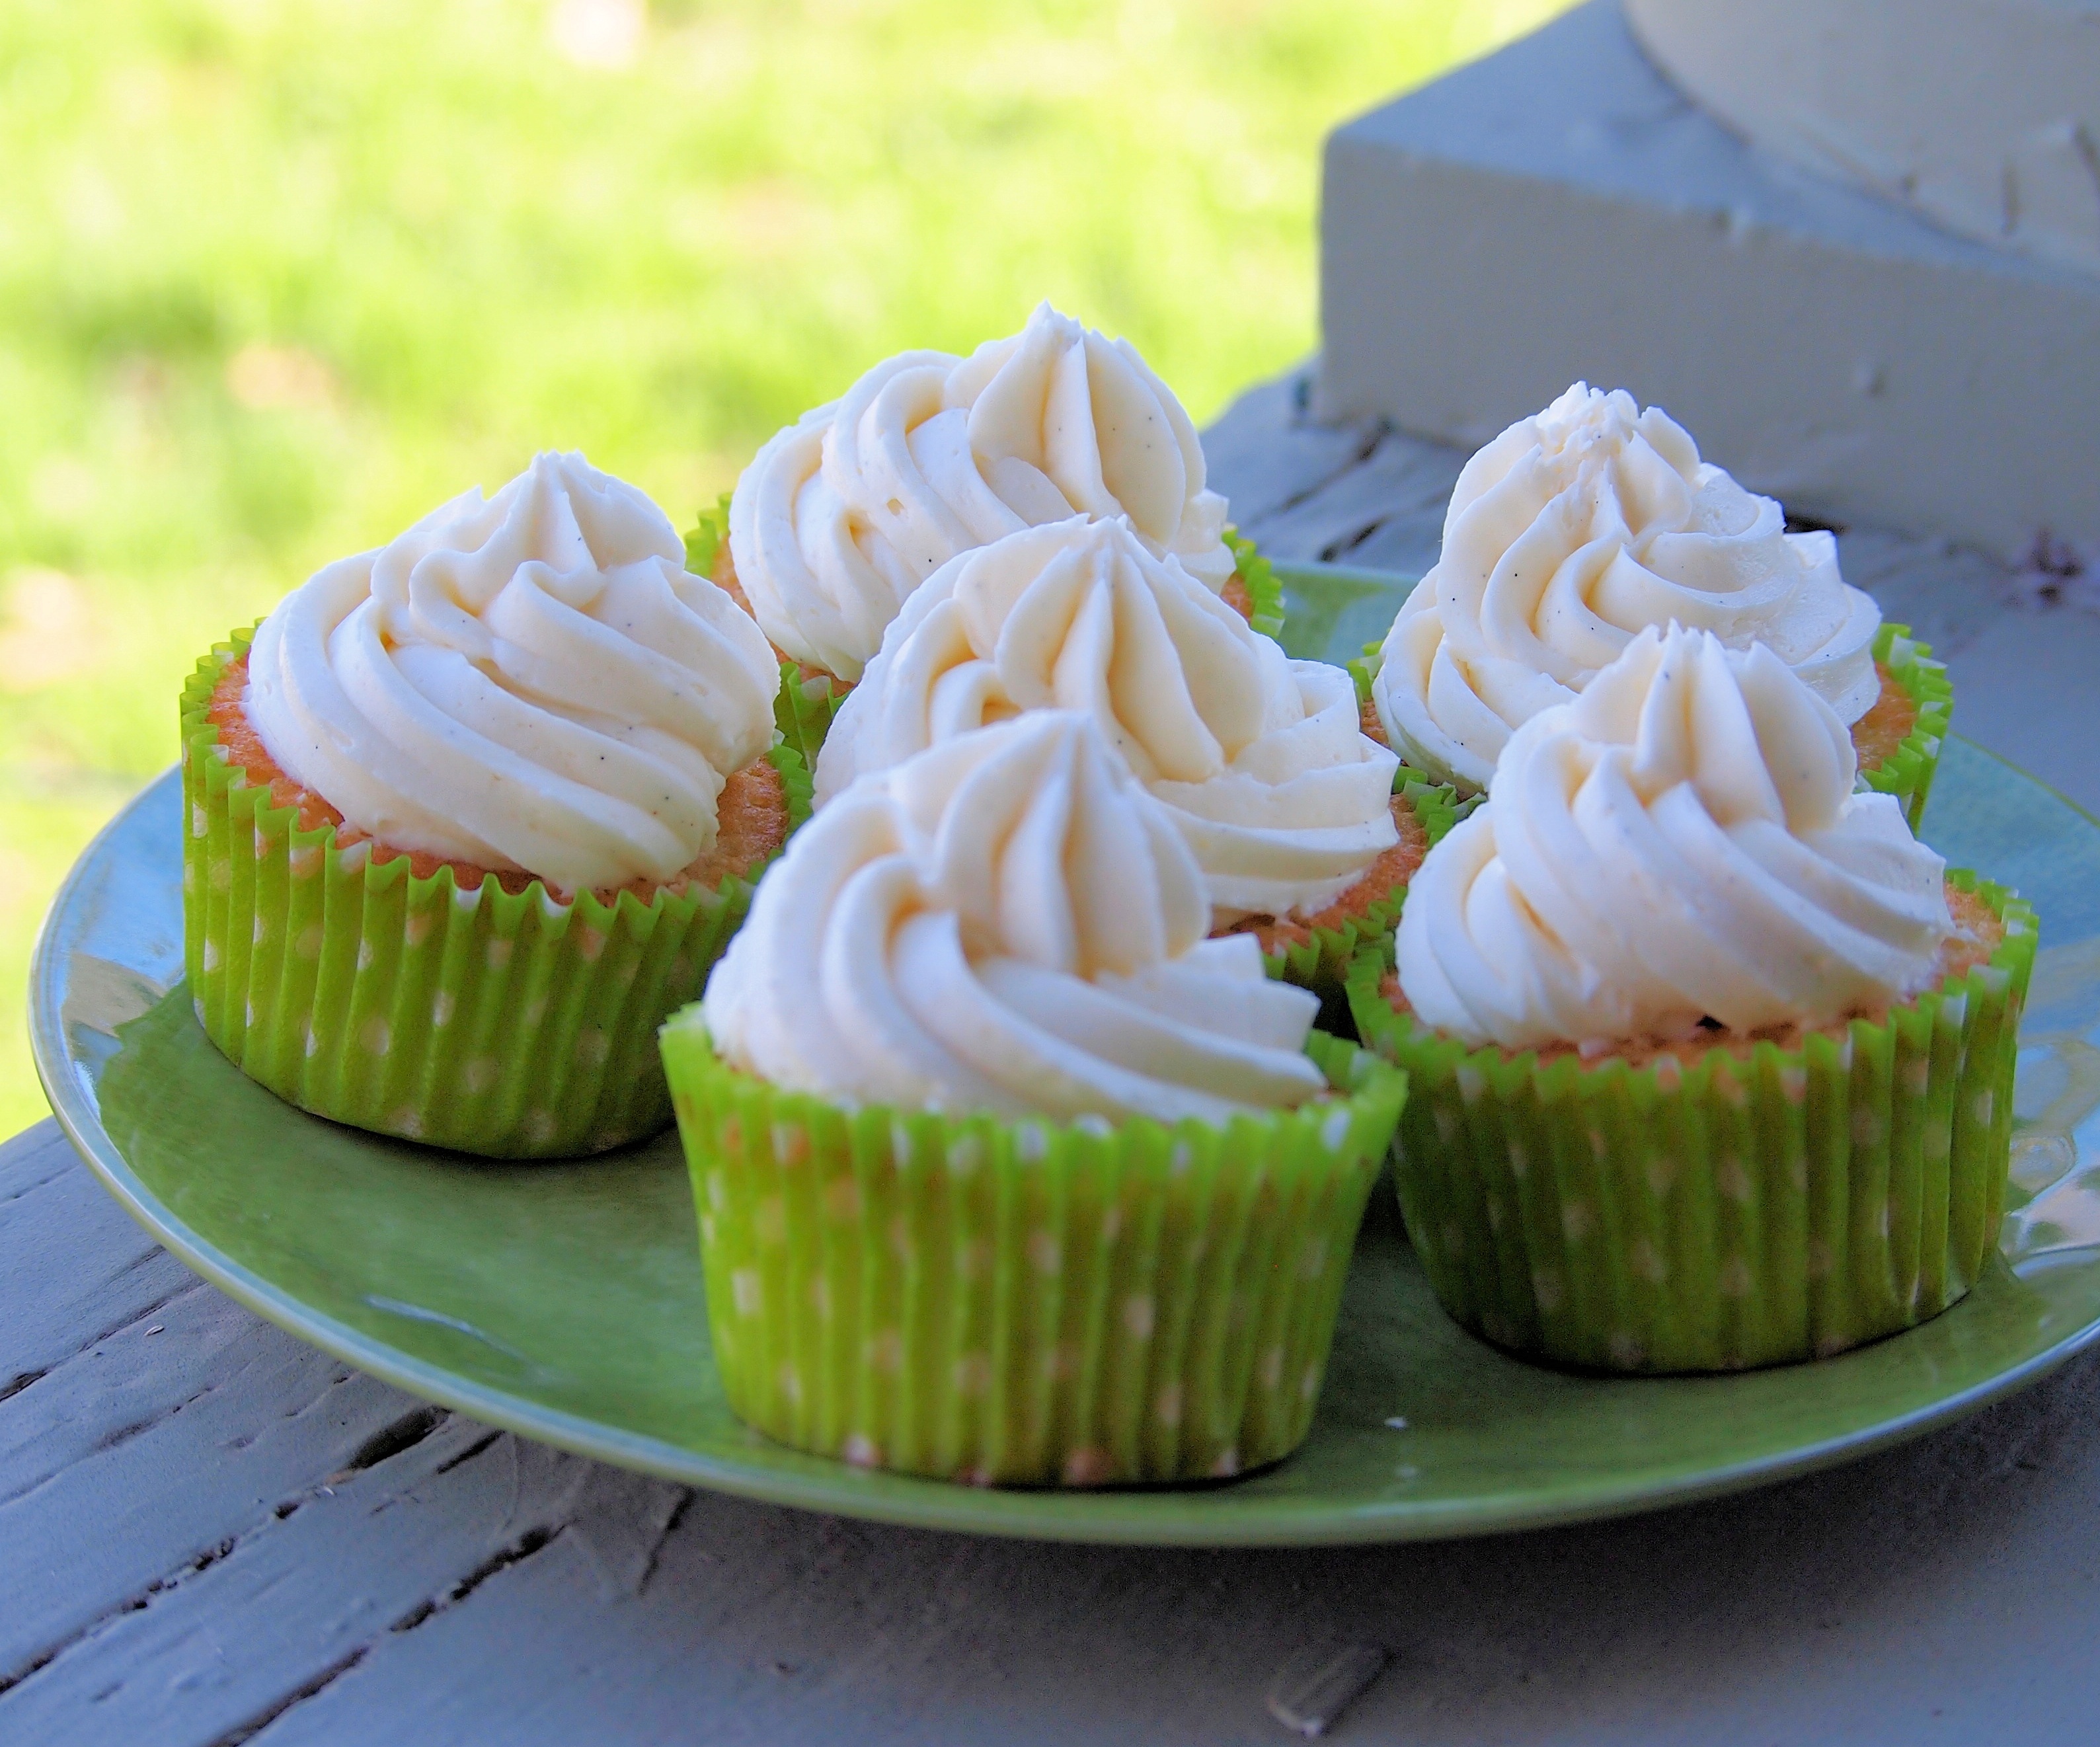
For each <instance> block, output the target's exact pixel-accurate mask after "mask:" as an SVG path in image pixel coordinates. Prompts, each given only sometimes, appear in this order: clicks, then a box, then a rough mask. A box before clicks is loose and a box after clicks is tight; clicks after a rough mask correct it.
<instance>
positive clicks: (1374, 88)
mask: <svg viewBox="0 0 2100 1747" xmlns="http://www.w3.org/2000/svg"><path fill="white" fill-rule="evenodd" d="M1563 3H1564V0H1563ZM1557 9H1558V7H1557V5H1556V3H1555V0H1038V3H1035V4H1022V3H1012V0H913V3H884V0H800V3H793V0H718V3H717V0H657V3H656V4H655V7H653V9H651V10H649V11H646V12H645V11H643V9H642V7H641V6H640V5H639V4H638V3H637V0H549V3H542V4H527V3H521V0H443V3H435V0H355V3H353V0H216V3H207V0H8V3H7V5H6V6H5V7H0V408H4V417H0V1138H4V1137H5V1136H7V1135H10V1134H11V1133H13V1132H15V1130H17V1129H19V1128H20V1127H22V1126H23V1125H24V1124H25V1123H29V1122H30V1121H32V1120H33V1119H34V1118H36V1117H37V1116H38V1115H40V1114H42V1112H43V1109H44V1105H43V1100H42V1095H41V1093H40V1092H38V1089H37V1087H36V1083H35V1079H34V1076H33V1073H32V1071H31V1070H30V1067H29V1058H28V1053H27V1049H26V1044H25V1040H24V1026H23V1021H22V1018H21V1017H20V1016H21V1013H22V995H23V990H24V983H25V978H26V974H27V968H28V960H29V948H30V944H31V940H32V937H33V933H34V930H35V928H36V925H37V924H38V920H39V919H40V918H41V915H42V911H43V907H44V906H45V904H46V902H48V901H49V898H50V895H51V893H52V891H53V890H54V889H55V888H56V886H57V885H58V882H59V880H60V879H61V878H62V876H64V871H65V869H66V868H67V867H68V866H69V865H70V863H71V862H72V860H73V858H74V856H75V855H77V854H78V852H79V850H80V849H81V847H82V845H84V844H85V842H86V840H87V838H88V836H90V835H91V834H92V832H94V831H95V829H96V828H97V827H99V824H100V823H102V822H103V820H104V819H105V818H107V817H108V814H110V813H111V812H112V811H113V810H114V809H115V808H116V807H117V805H121V802H122V801H123V800H124V798H125V797H126V796H127V795H129V794H130V793H131V792H134V791H135V789H136V788H137V787H138V786H139V784H140V783H142V782H143V781H144V780H145V779H147V778H148V777H150V776H151V775H152V774H153V773H154V772H155V771H157V770H160V769H161V768H162V767H163V766H165V765H166V764H167V763H168V762H169V761H170V759H172V757H174V750H175V746H174V697H175V693H176V690H177V687H178V686H179V683H180V682H181V679H182V677H183V674H184V673H187V672H188V669H189V668H190V666H191V665H192V662H193V661H194V660H195V658H196V655H198V654H199V653H201V651H203V650H205V648H206V647H208V646H210V643H211V642H213V641H214V639H216V638H218V637H222V636H223V635H224V633H226V631H227V629H229V628H230V627H231V626H232V625H233V624H236V622H243V623H245V622H247V621H249V620H253V619H254V618H256V617H257V616H258V615H260V614H261V613H262V612H263V611H267V609H268V607H270V605H271V603H272V602H274V601H276V598H278V597H279V596H280V594H282V593H284V592H285V589H288V588H289V587H290V586H291V585H293V584H295V583H297V582H298V581H299V580H302V578H303V577H305V576H307V574H308V573H309V572H310V571H312V570H313V569H314V568H315V567H316V566H317V565H318V564H320V563H321V562H324V560H326V559H328V558H332V557H334V556H336V555H337V554H340V553H343V552H347V551H352V550H355V549H361V548H363V547H365V546H368V545H373V544H375V543H377V541H379V540H383V539H384V538H386V536H389V535H390V534H392V533H393V532H395V531H396V530H398V529H399V527H402V526H404V524H405V523H407V522H408V521H409V520H410V519H412V518H413V517H415V516H417V515H418V514H421V513H422V512H423V511H424V510H426V509H428V508H429V507H430V505H433V504H435V503H436V502H437V501H439V500H440V499H441V498H443V497H446V496H451V495H452V494H453V493H455V492H458V491H460V490H461V488H463V487H465V486H466V485H468V484H470V483H474V482H475V481H477V480H479V481H480V482H481V483H483V484H485V485H487V486H488V487H491V488H493V487H495V486H496V485H497V484H500V483H501V482H502V481H503V480H504V479H506V478H508V477H509V476H510V474H512V473H514V472H515V471H516V470H518V467H519V466H521V465H523V462H524V461H525V460H526V459H527V457H529V456H530V455H531V453H532V452H533V451H534V450H535V449H537V448H549V447H557V448H583V449H584V450H585V451H586V452H588V453H589V456H590V457H591V458H592V460H593V461H595V462H597V463H598V465H601V466H603V467H607V468H608V469H610V470H612V471H614V472H616V473H619V474H623V475H624V476H626V477H627V478H629V479H633V480H634V481H635V482H636V483H638V484H640V485H642V487H645V488H646V490H648V491H649V492H651V493H652V494H653V495H654V496H655V497H656V498H657V499H658V500H659V501H660V502H662V503H663V504H664V506H665V507H666V508H667V509H668V510H669V511H670V513H671V514H672V515H673V518H677V519H678V520H680V521H681V523H682V522H683V519H684V518H686V516H687V515H688V514H690V511H691V510H692V509H693V508H694V507H695V505H698V504H699V503H700V502H702V501H705V500H708V499H711V498H712V495H713V494H714V493H715V492H718V491H721V490H724V489H726V488H727V487H728V486H729V485H730V483H733V481H734V479H735V475H736V472H737V470H738V468H739V465H741V463H742V461H743V459H744V458H745V457H748V455H749V454H750V452H751V451H752V449H753V448H755V447H756V446H757V443H760V442H761V441H762V440H763V439H765V437H766V436H767V435H770V433H771V432H772V431H773V430H774V429H775V428H777V427H778V426H779V425H780V424H782V423H783V422H785V421H787V420H788V419H790V418H792V417H794V416H795V415H796V414H797V413H798V412H801V411H802V410H803V408H805V407H807V406H810V405H812V404H815V403H817V402H818V401H821V400H824V399H829V398H831V397H832V395H835V394H836V393H837V392H838V391H839V390H841V389H843V388H844V387H845V386H846V384H847V383H848V382H850V381H851V380H852V378H853V377H854V376H855V375H856V374H857V373H858V372H859V371H860V370H862V368H865V367H866V366H867V365H868V364H871V363H873V362H874V361H876V360H878V359H880V358H881V357H883V356H885V355H887V354H889V353H891V352H893V351H898V350H899V349H901V348H903V347H905V346H942V347H946V348H949V349H951V350H954V351H968V350H969V349H970V348H971V347H972V346H974V345H975V344H976V343H977V342H979V341H981V340H983V339H986V338H990V337H995V336H997V335H1000V334H1004V333H1009V332H1011V331H1012V330H1013V329H1016V328H1017V327H1018V326H1019V324H1020V323H1021V320H1023V319H1024V318H1025V317H1026V314H1027V312H1028V311H1029V309H1030V307H1033V306H1034V304H1035V302H1037V301H1038V300H1039V299H1040V298H1044V297H1046V296H1047V297H1048V298H1051V299H1052V300H1053V301H1054V302H1056V303H1057V305H1058V306H1059V307H1061V308H1062V309H1064V310H1065V311H1068V312H1070V313H1071V314H1074V315H1080V316H1083V317H1084V318H1085V319H1086V320H1087V321H1088V322H1089V323H1092V324H1095V325H1096V326H1099V327H1101V328H1104V329H1107V330H1108V331H1109V332H1110V333H1124V334H1127V335H1128V336H1130V337H1131V338H1132V340H1133V341H1134V342H1136V344H1137V346H1139V348H1140V350H1141V351H1143V352H1144V353H1145V355H1146V356H1147V358H1148V359H1149V360H1150V361H1151V362H1152V364H1153V365H1154V368H1157V369H1158V370H1159V371H1160V372H1161V373H1162V375H1164V376H1165V377H1167V380H1168V381H1170V382H1172V383H1173V384H1174V385H1175V386H1176V388H1177V389H1178V390H1180V394H1181V395H1182V397H1183V399H1185V401H1186V403H1187V404H1188V405H1189V409H1190V411H1191V412H1192V413H1193V414H1194V415H1195V417H1196V418H1197V420H1198V423H1199V424H1200V423H1202V422H1203V421H1206V420H1207V419H1208V418H1210V417H1212V416H1214V415H1215V413H1216V412H1217V411H1218V410H1219V409H1220V408H1221V407H1222V406H1223V405H1224V403H1225V402H1226V401H1227V400H1228V399H1229V398H1230V396H1231V395H1232V394H1233V392H1234V391H1235V390H1237V389H1238V388H1240V387H1242V386H1245V385H1246V384H1247V383H1249V382H1252V381H1254V380H1255V379H1256V378H1258V377H1262V376H1264V375H1266V374H1270V373H1273V372H1275V371H1277V370H1278V369H1280V368H1283V367H1284V366H1285V365H1286V364H1290V362H1292V361H1293V360H1295V359H1297V358H1299V357H1300V356H1302V355H1304V353H1306V352H1307V351H1309V350H1311V348H1312V346H1313V345H1314V343H1315V341H1316V333H1315V305H1314V296H1315V284H1314V280H1315V259H1314V210H1315V204H1316V199H1317V172H1318V147H1319V142H1320V139H1321V135H1322V134H1323V133H1324V132H1325V131H1326V129H1327V128H1328V127H1329V126H1331V125H1333V124H1334V123H1335V121H1339V120H1340V119H1341V118H1343V117H1345V116H1347V115H1348V114H1351V113H1352V112H1356V111H1357V110H1360V109H1361V108H1365V107H1366V106H1368V105H1369V104H1372V103H1373V102H1374V101H1376V100H1378V99H1380V98H1383V97H1384V96H1386V95H1389V94H1391V93H1392V92H1393V91H1396V90H1399V89H1401V87H1403V86H1407V85H1410V84H1412V83H1415V82H1419V81H1421V80H1423V79H1425V78H1427V77H1430V76H1432V74H1434V73H1436V72H1437V71H1439V70H1440V68H1443V67H1444V66H1445V65H1447V64H1449V63H1450V62H1452V61H1454V60H1458V59H1461V58H1462V57H1463V56H1465V55H1468V54H1471V53H1476V52H1480V51H1484V50H1485V49H1487V48H1489V47H1491V46H1493V45H1494V44H1495V43H1496V42H1498V41H1500V40H1502V38H1504V37H1507V36H1510V35H1512V34H1515V33H1516V32H1518V31H1519V30H1521V29H1526V28H1529V26H1530V25H1531V24H1534V23H1536V22H1537V21H1538V20H1540V19H1541V18H1542V17H1543V16H1545V15H1547V14H1548V13H1550V12H1551V11H1555V10H1557Z"/></svg>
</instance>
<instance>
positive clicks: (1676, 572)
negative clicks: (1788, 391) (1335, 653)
mask: <svg viewBox="0 0 2100 1747" xmlns="http://www.w3.org/2000/svg"><path fill="white" fill-rule="evenodd" d="M1673 620H1674V621H1675V622H1676V623H1678V624H1683V625H1689V626H1693V627H1696V628H1697V629H1701V630H1706V631H1711V632H1712V633H1714V635H1715V636H1717V637H1719V638H1720V639H1721V641H1722V642H1724V643H1726V644H1727V646H1729V647H1730V648H1732V649H1745V648H1748V647H1749V646H1750V645H1751V644H1753V643H1762V644H1763V645H1765V646H1767V647H1768V648H1770V649H1771V651H1773V652H1774V653H1775V654H1776V655H1778V656H1779V657H1780V660H1782V661H1784V662H1785V663H1786V664H1787V665H1788V666H1789V667H1790V668H1793V670H1794V671H1795V673H1798V674H1799V675H1800V677H1802V679H1803V680H1804V681H1806V682H1807V684H1808V685H1809V686H1810V687H1811V689H1812V690H1815V692H1816V693H1817V695H1820V697H1821V698H1822V699H1824V702H1826V703H1827V704H1829V705H1830V707H1831V708H1833V709H1834V710H1835V711H1836V712H1838V717H1839V718H1840V719H1841V720H1842V721H1845V722H1846V723H1847V724H1850V723H1851V722H1855V721H1858V720H1859V719H1860V717H1862V716H1864V714H1866V712H1868V710H1869V709H1870V708H1873V703H1874V699H1876V697H1877V696H1878V695H1879V694H1880V690H1881V682H1880V680H1879V677H1877V674H1876V673H1875V671H1874V658H1873V642H1874V633H1875V632H1876V631H1877V630H1878V629H1880V626H1881V620H1882V615H1881V610H1880V609H1879V608H1878V607H1876V606H1875V605H1874V603H1873V600H1872V599H1871V598H1869V597H1868V596H1867V595H1866V594H1864V593H1861V592H1860V590H1859V589H1855V588H1852V587H1851V586H1849V585H1847V584H1846V582H1845V580H1843V578H1842V577H1841V576H1839V574H1838V543H1837V540H1835V539H1834V538H1833V536H1831V535H1829V534H1828V533H1822V532H1813V533H1804V534H1789V533H1788V532H1786V517H1785V512H1784V511H1783V510H1781V509H1780V506H1779V505H1778V504H1777V503H1776V501H1774V500H1772V499H1771V498H1769V497H1759V496H1755V495H1754V494H1753V493H1751V492H1746V491H1745V490H1744V489H1743V487H1741V486H1740V485H1738V484H1737V483H1736V482H1735V480H1734V479H1731V478H1730V477H1729V476H1728V474H1727V473H1726V472H1724V471H1723V470H1722V469H1720V468H1718V467H1716V466H1714V465H1712V464H1711V463H1710V462H1705V461H1701V460H1700V458H1699V450H1698V448H1697V446H1696V444H1695V443H1693V442H1692V439H1691V438H1690V436H1688V435H1687V434H1686V433H1685V431H1684V430H1683V428H1682V427H1680V426H1678V425H1677V424H1675V423H1674V422H1673V421H1671V419H1670V417H1669V416H1668V415H1667V414H1665V412H1663V411H1662V410H1661V408H1657V407H1650V408H1648V409H1647V410H1646V411H1643V410H1642V409H1641V408H1639V406H1638V405H1637V404H1635V400H1634V398H1633V396H1632V395H1629V394H1627V393H1626V391H1625V390H1622V389H1621V390H1613V391H1612V392H1611V393H1609V394H1606V393H1604V392H1603V391H1602V390H1597V389H1593V388H1591V387H1590V386H1588V385H1587V384H1586V383H1583V382H1577V383H1576V384H1575V386H1573V387H1572V388H1570V389H1569V390H1568V392H1567V393H1566V394H1564V395H1562V396H1561V397H1560V399H1558V400H1556V401H1555V402H1554V403H1553V404H1552V405H1551V406H1550V407H1548V408H1546V410H1545V411H1544V412H1541V413H1538V414H1537V415H1536V416H1534V417H1530V418H1525V419H1520V420H1519V421H1517V422H1516V423H1515V424H1514V425H1512V426H1510V428H1509V429H1508V430H1506V431H1504V432H1503V433H1502V435H1500V436H1498V437H1497V438H1496V439H1494V441H1493V442H1492V443H1489V444H1488V446H1487V447H1486V448H1484V449H1482V450H1480V452H1479V453H1478V454H1476V455H1475V456H1474V457H1473V458H1472V459H1471V461H1467V463H1466V465H1465V468H1464V470H1462V472H1461V473H1460V474H1459V475H1458V485H1457V486H1456V487H1455V488H1454V490H1453V492H1452V493H1451V503H1450V507H1449V510H1447V511H1446V512H1445V519H1444V549H1443V552H1442V554H1441V555H1440V557H1439V558H1438V559H1437V562H1436V566H1435V567H1434V568H1433V569H1432V570H1431V571H1430V572H1429V574H1428V575H1427V576H1424V577H1423V579H1422V581H1421V582H1420V584H1419V585H1417V587H1416V588H1415V589H1414V593H1412V594H1410V596H1409V597H1408V598H1407V603H1406V605H1405V606H1404V607H1402V608H1401V611H1400V615H1399V616H1398V618H1397V619H1396V620H1394V622H1393V626H1392V631H1391V633H1389V634H1388V635H1387V637H1386V640H1385V644H1384V646H1383V649H1382V650H1381V651H1379V673H1378V678H1377V681H1376V683H1375V685H1374V687H1373V690H1372V695H1373V696H1374V699H1376V701H1377V704H1378V711H1379V719H1380V720H1381V721H1383V723H1384V725H1385V730H1386V733H1387V736H1388V737H1389V738H1390V739H1391V740H1392V743H1393V745H1394V746H1395V747H1396V748H1398V749H1399V751H1400V752H1401V754H1402V755H1403V756H1404V757H1405V758H1406V760H1407V761H1408V762H1409V763H1410V764H1411V765H1417V766H1419V767H1420V768H1422V769H1424V770H1428V771H1430V772H1432V773H1433V774H1436V775H1437V776H1439V777H1440V778H1443V779H1446V780H1449V781H1451V782H1454V783H1458V784H1459V785H1461V786H1462V787H1466V788H1471V789H1478V788H1484V787H1486V786H1487V782H1488V777H1489V773H1490V772H1491V771H1492V770H1493V769H1494V765H1495V760H1496V757H1498V755H1499V754H1500V752H1501V751H1502V747H1503V745H1504V743H1506V742H1507V740H1508V739H1509V736H1510V734H1511V730H1513V729H1515V727H1516V726H1518V725H1519V724H1520V723H1521V722H1524V721H1528V720H1529V718H1530V717H1533V716H1534V715H1536V714H1537V712H1539V711H1540V710H1542V709H1546V708H1550V707H1551V706H1552V705H1554V704H1563V703H1565V702H1566V701H1567V700H1568V698H1569V697H1570V696H1572V695H1573V694H1574V693H1576V692H1577V691H1580V690H1582V687H1583V686H1586V685H1587V684H1588V683H1589V682H1590V678H1591V677H1593V676H1594V675H1595V673H1597V671H1598V670H1599V668H1603V667H1604V665H1605V664H1607V663H1608V662H1610V661H1611V660H1613V659H1614V658H1615V657H1616V656H1617V655H1618V654H1619V652H1620V651H1621V650H1623V649H1624V648H1625V647H1626V645H1627V644H1628V643H1629V642H1630V641H1631V640H1632V639H1633V637H1635V635H1637V634H1638V633H1639V632H1640V631H1642V630H1643V629H1645V628H1646V627H1648V626H1649V625H1660V624H1668V623H1670V622H1671V621H1673Z"/></svg>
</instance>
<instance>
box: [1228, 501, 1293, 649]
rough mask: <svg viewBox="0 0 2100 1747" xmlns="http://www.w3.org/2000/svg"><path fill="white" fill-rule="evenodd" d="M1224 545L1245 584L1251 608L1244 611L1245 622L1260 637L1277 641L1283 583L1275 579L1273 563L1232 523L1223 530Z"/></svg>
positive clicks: (1281, 617) (1281, 630)
mask: <svg viewBox="0 0 2100 1747" xmlns="http://www.w3.org/2000/svg"><path fill="white" fill-rule="evenodd" d="M1225 545H1226V547H1227V548H1228V549H1229V550H1230V551H1231V553H1232V555H1233V564H1234V566H1235V567H1236V568H1237V570H1238V571H1239V573H1240V580H1241V581H1242V582H1243V583H1245V584H1246V591H1247V600H1248V602H1249V603H1250V604H1251V606H1252V607H1253V608H1254V611H1252V612H1251V614H1249V615H1248V617H1247V623H1248V624H1251V625H1252V626H1253V627H1254V629H1255V630H1257V631H1259V632H1260V633H1261V634H1262V635H1263V636H1264V637H1275V638H1276V639H1277V640H1278V641H1279V642H1281V641H1282V637H1283V585H1282V583H1281V582H1279V581H1278V580H1277V575H1276V571H1275V568H1274V567H1273V566H1272V565H1271V564H1270V563H1269V562H1268V559H1267V558H1264V557H1263V556H1262V555H1261V549H1260V547H1258V546H1256V545H1255V543H1254V542H1253V541H1252V540H1249V539H1248V538H1247V537H1246V535H1244V534H1242V532H1240V531H1239V530H1238V529H1237V528H1236V527H1229V528H1227V529H1226V530H1225Z"/></svg>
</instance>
